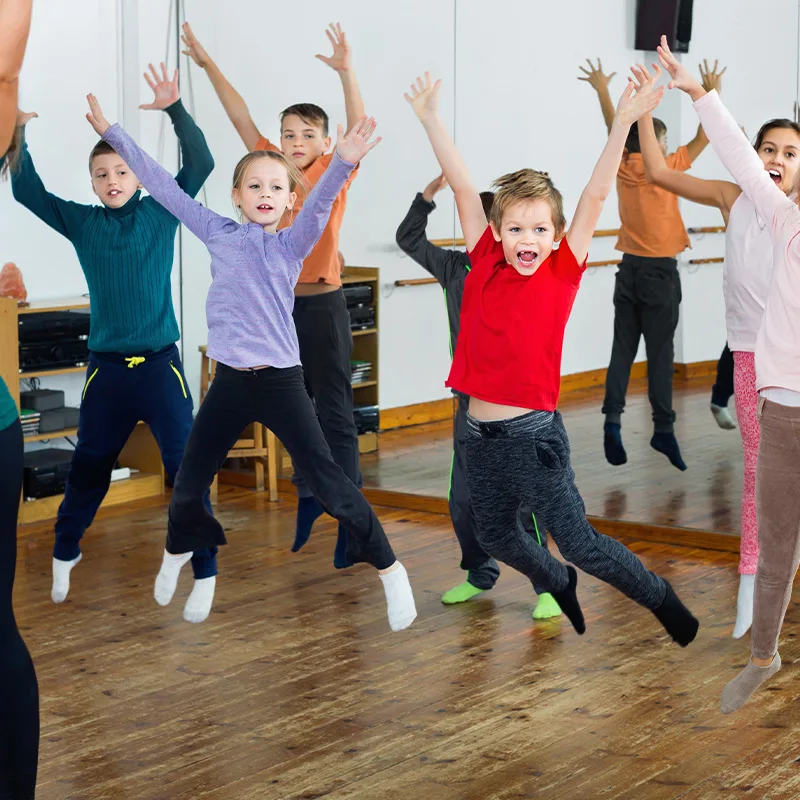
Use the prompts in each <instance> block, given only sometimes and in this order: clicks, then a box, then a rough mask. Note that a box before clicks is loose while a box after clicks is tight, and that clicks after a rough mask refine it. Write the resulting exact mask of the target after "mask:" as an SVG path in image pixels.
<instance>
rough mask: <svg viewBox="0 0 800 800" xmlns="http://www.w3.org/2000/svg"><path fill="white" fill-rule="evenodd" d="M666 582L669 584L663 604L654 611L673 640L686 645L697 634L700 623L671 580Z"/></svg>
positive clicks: (683, 645) (682, 645)
mask: <svg viewBox="0 0 800 800" xmlns="http://www.w3.org/2000/svg"><path fill="white" fill-rule="evenodd" d="M664 583H666V584H667V593H666V594H665V595H664V600H663V601H662V603H661V605H660V606H659V607H658V608H654V609H653V613H654V614H655V615H656V617H657V618H658V621H659V622H660V623H661V624H662V625H663V626H664V628H665V629H666V631H667V633H668V634H669V635H670V636H671V637H672V638H673V640H674V641H676V642H677V643H678V644H679V645H680V646H681V647H686V645H687V644H691V643H692V642H693V641H694V637H695V636H697V629H698V628H699V627H700V623H699V622H698V621H697V620H696V619H695V618H694V616H692V612H691V611H689V609H688V608H686V606H685V605H684V604H683V603H681V601H680V600H679V599H678V595H676V594H675V592H674V591H673V589H672V587H671V586H670V585H669V582H668V581H664Z"/></svg>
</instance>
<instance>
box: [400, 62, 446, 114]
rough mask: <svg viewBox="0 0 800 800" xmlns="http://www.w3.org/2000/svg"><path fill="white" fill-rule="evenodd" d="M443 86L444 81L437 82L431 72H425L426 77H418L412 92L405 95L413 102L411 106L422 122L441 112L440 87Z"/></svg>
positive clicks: (413, 84)
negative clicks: (432, 77)
mask: <svg viewBox="0 0 800 800" xmlns="http://www.w3.org/2000/svg"><path fill="white" fill-rule="evenodd" d="M441 88H442V81H441V80H438V81H436V82H435V83H434V82H433V80H432V79H431V74H430V72H426V73H425V79H424V80H423V79H422V78H417V82H416V83H412V84H411V94H408V92H406V93H405V94H404V95H403V97H405V99H406V100H408V102H409V103H411V108H413V109H414V113H415V114H416V115H417V117H419V119H420V121H421V122H425V120H426V119H427V118H429V117H435V116H436V115H437V114H438V113H439V89H441Z"/></svg>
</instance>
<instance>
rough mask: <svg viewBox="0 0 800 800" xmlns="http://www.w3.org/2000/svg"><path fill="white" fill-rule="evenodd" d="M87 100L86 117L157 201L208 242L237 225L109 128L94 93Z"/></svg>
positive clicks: (124, 135)
mask: <svg viewBox="0 0 800 800" xmlns="http://www.w3.org/2000/svg"><path fill="white" fill-rule="evenodd" d="M86 99H87V100H88V101H89V113H88V114H87V115H86V118H87V119H88V120H89V122H90V124H91V126H92V127H93V128H94V129H95V131H96V132H97V133H98V134H99V135H100V136H101V137H102V138H103V141H106V142H108V143H109V144H110V145H111V146H112V147H113V148H114V150H115V151H116V152H117V153H119V154H120V156H122V158H123V159H124V161H125V163H126V164H127V165H128V166H129V167H130V168H131V169H132V170H133V172H134V173H135V175H136V177H137V178H138V179H139V182H140V183H141V184H142V186H144V188H145V189H147V191H148V192H150V195H151V196H152V197H153V199H154V200H155V201H156V202H157V203H159V204H160V205H162V206H163V207H164V208H165V209H166V210H167V211H169V213H170V214H172V215H173V216H174V217H177V218H178V219H179V220H180V221H181V222H182V223H183V224H184V225H185V226H186V227H187V228H188V229H189V230H190V231H191V232H192V233H193V234H194V235H195V236H197V237H198V238H199V239H200V240H201V241H203V242H207V241H208V239H209V237H210V236H211V234H212V233H215V232H216V231H218V230H221V229H222V228H223V227H225V226H226V224H230V225H236V223H235V222H233V220H229V219H226V218H225V217H221V216H220V215H219V214H215V213H214V212H213V211H211V210H210V209H208V208H205V207H204V206H202V205H201V204H200V203H198V202H197V201H196V200H193V199H192V198H191V197H189V195H188V194H186V192H184V191H183V189H181V187H180V186H178V184H177V182H176V181H175V178H173V177H172V175H170V174H169V172H167V171H166V170H165V169H164V168H163V167H162V166H161V165H160V164H159V163H158V162H157V161H155V160H153V159H152V158H150V156H149V155H147V153H145V152H144V150H142V149H141V147H139V145H138V144H136V142H134V141H133V139H131V137H130V136H128V134H127V133H125V131H124V130H122V128H121V127H120V126H119V125H117V124H116V123H115V124H114V125H109V123H108V121H107V120H106V118H105V117H104V116H103V112H102V111H101V109H100V105H99V104H98V102H97V98H96V97H95V96H94V95H92V94H90V95H88V97H87V98H86Z"/></svg>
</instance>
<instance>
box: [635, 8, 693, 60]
mask: <svg viewBox="0 0 800 800" xmlns="http://www.w3.org/2000/svg"><path fill="white" fill-rule="evenodd" d="M693 3H694V0H637V3H636V43H635V44H634V47H635V48H636V49H637V50H650V51H652V50H655V49H656V47H657V46H658V45H659V44H660V42H661V35H662V34H666V37H667V42H669V46H670V49H671V50H672V51H673V52H674V53H688V52H689V41H690V40H691V38H692V5H693Z"/></svg>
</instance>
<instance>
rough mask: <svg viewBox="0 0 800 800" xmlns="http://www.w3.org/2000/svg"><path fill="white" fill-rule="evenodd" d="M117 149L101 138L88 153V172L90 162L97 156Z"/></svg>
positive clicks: (90, 167) (90, 169)
mask: <svg viewBox="0 0 800 800" xmlns="http://www.w3.org/2000/svg"><path fill="white" fill-rule="evenodd" d="M116 152H117V151H116V150H115V149H114V148H113V147H112V146H111V145H110V144H109V143H108V142H107V141H105V140H104V139H101V140H100V141H99V142H98V143H97V144H96V145H95V146H94V147H93V148H92V152H91V153H89V172H91V171H92V163H93V162H94V160H95V159H96V158H97V156H104V155H107V154H109V153H116Z"/></svg>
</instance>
